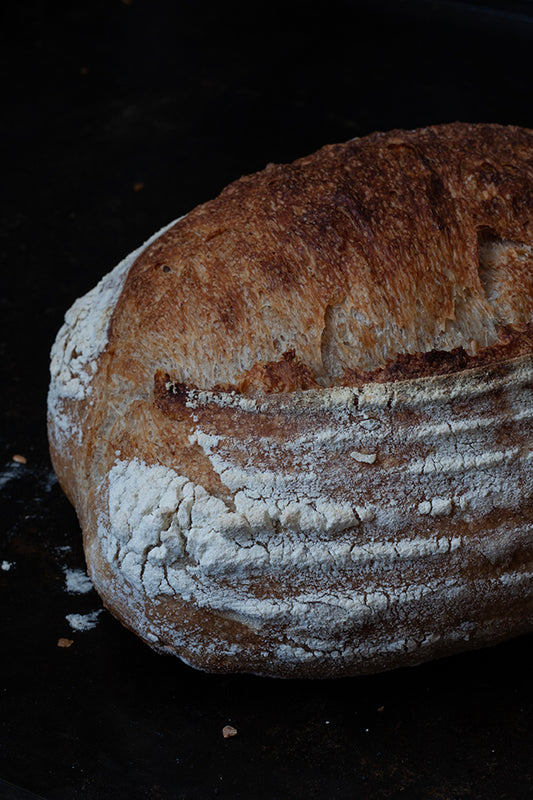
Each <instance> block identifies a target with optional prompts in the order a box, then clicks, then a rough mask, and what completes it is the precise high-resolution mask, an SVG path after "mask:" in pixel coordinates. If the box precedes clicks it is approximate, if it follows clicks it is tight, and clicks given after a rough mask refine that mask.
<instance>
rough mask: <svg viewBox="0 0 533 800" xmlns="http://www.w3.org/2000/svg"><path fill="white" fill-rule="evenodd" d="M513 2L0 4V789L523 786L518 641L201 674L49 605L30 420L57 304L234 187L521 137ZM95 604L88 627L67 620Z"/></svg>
mask: <svg viewBox="0 0 533 800" xmlns="http://www.w3.org/2000/svg"><path fill="white" fill-rule="evenodd" d="M531 6H532V3H531V2H522V3H495V2H492V3H478V2H470V3H459V2H414V3H408V2H401V0H399V1H398V2H396V3H393V2H343V1H342V0H330V2H327V3H315V4H312V3H309V2H295V3H290V2H285V3H279V2H276V0H272V2H269V3H263V2H259V3H255V4H251V3H248V4H245V3H236V2H231V1H230V2H224V3H204V2H169V1H167V2H164V1H163V0H129V2H126V0H123V1H122V2H121V1H120V0H84V1H82V0H79V2H68V3H67V2H63V3H62V2H55V3H47V2H29V0H22V2H18V3H15V2H11V3H7V4H6V5H5V7H4V10H3V11H2V14H3V22H2V27H1V31H2V33H1V35H2V47H1V48H0V49H1V54H0V57H1V58H2V63H3V70H2V75H3V81H2V88H1V92H2V115H1V134H2V187H3V190H4V191H3V192H2V216H1V219H0V227H1V230H0V258H1V260H2V272H1V278H2V292H1V298H0V303H1V305H0V311H1V313H0V326H1V327H0V356H1V367H2V380H1V381H0V398H1V408H2V429H1V434H0V448H1V449H0V458H1V461H0V566H1V567H2V569H0V608H1V615H0V617H1V626H2V627H1V639H0V641H1V659H0V778H1V779H2V781H1V782H0V798H8V799H9V800H12V798H15V799H16V798H23V797H27V792H32V793H35V794H37V795H38V796H40V797H41V798H44V800H80V799H81V798H87V799H88V800H95V799H96V798H113V799H115V798H116V799H117V800H138V799H140V798H153V800H167V799H169V798H172V800H178V798H186V799H187V800H193V799H195V800H196V799H198V800H203V798H210V797H221V798H232V800H233V799H234V798H252V799H253V798H258V800H260V799H261V798H310V799H312V798H321V799H322V798H346V799H348V798H350V799H351V798H365V799H366V798H367V799H368V800H378V798H379V799H380V800H381V798H389V799H392V798H398V799H400V798H401V799H402V800H415V799H416V800H427V799H428V798H430V799H431V800H459V799H462V798H480V800H481V799H482V800H502V799H503V798H506V799H507V798H508V800H522V799H524V800H525V798H530V797H531V796H532V795H533V790H532V768H531V761H532V759H531V754H532V753H531V744H532V736H531V734H532V727H533V725H532V702H531V671H532V665H531V652H532V651H531V637H522V638H517V639H515V640H512V641H509V642H506V643H503V644H501V645H499V646H497V647H494V648H490V649H486V650H480V651H477V652H472V653H466V654H463V655H459V656H456V657H453V658H448V659H442V660H440V661H436V662H434V663H430V664H426V665H422V666H419V667H416V668H411V669H402V670H396V671H393V672H389V673H383V674H380V675H374V676H367V677H363V678H353V679H342V680H337V681H330V680H324V681H303V680H296V681H278V680H272V679H261V678H257V677H253V676H239V675H233V676H213V675H208V674H204V673H201V672H198V671H195V670H193V669H191V668H189V667H187V666H185V665H184V664H182V663H181V662H180V661H178V660H177V659H174V658H171V657H164V656H159V655H156V654H154V653H153V652H152V651H151V650H149V649H148V648H147V647H146V646H145V645H144V644H142V643H141V642H140V641H139V640H137V639H136V637H134V636H133V635H132V634H131V633H129V632H128V631H126V630H125V629H123V628H122V627H121V625H120V624H119V623H118V622H116V621H115V620H114V619H113V618H112V617H111V616H110V615H109V614H108V613H107V612H105V611H102V606H101V603H100V601H99V598H98V596H97V595H96V593H95V592H94V591H92V590H89V591H87V592H85V593H74V592H73V591H72V589H71V590H70V591H69V590H68V583H67V577H68V576H69V575H73V574H79V572H80V571H83V570H84V562H83V553H82V548H81V536H80V531H79V527H78V523H77V520H76V516H75V514H74V511H73V510H72V508H71V506H70V505H69V503H68V501H67V500H66V498H65V497H64V495H63V494H62V492H61V490H60V488H59V487H58V485H57V482H56V481H55V478H54V475H53V472H52V468H51V465H50V461H49V456H48V450H47V442H46V430H45V405H46V389H47V382H48V353H49V349H50V346H51V344H52V341H53V338H54V336H55V333H56V331H57V330H58V328H59V326H60V324H61V321H62V317H63V314H64V312H65V310H66V309H67V308H68V307H69V305H70V304H71V303H72V302H73V300H74V299H75V298H76V297H78V296H79V295H81V294H83V293H84V292H86V291H87V290H88V289H90V288H91V287H92V286H93V285H94V284H95V283H96V282H97V281H98V280H99V278H100V277H101V276H102V275H103V274H104V273H105V272H107V271H109V270H110V269H111V268H112V267H113V266H114V264H116V263H117V262H118V261H119V260H120V259H121V258H122V257H123V256H124V255H125V254H127V253H128V252H130V251H131V250H132V249H134V248H135V247H136V246H138V245H139V244H140V243H141V242H142V241H143V240H145V239H146V238H147V237H148V236H149V235H150V234H151V233H152V232H153V231H155V230H157V229H158V228H160V227H161V226H162V225H164V224H166V223H167V222H168V221H170V220H171V219H174V218H176V217H177V216H179V215H180V214H182V213H185V212H186V211H188V210H189V209H190V208H191V207H193V206H194V205H196V204H198V203H199V202H202V201H204V200H207V199H209V198H210V197H213V196H214V195H216V194H217V193H218V192H219V191H220V190H221V189H222V187H223V186H224V185H225V184H227V183H228V182H229V181H231V180H233V179H235V178H237V177H238V176H240V175H241V174H244V173H249V172H253V171H255V170H257V169H261V168H262V167H264V166H265V164H266V163H267V162H269V161H275V162H276V161H278V162H279V161H291V160H292V159H294V158H296V157H298V156H301V155H304V154H306V153H308V152H311V151H313V150H314V149H316V148H318V147H319V146H320V145H322V144H325V143H327V142H334V141H342V140H346V139H349V138H351V137H353V136H360V135H364V134H366V133H369V132H371V131H373V130H386V129H389V128H393V127H407V128H411V127H416V126H421V125H427V124H432V123H438V122H447V121H453V120H464V121H472V122H476V121H494V122H501V123H513V124H518V125H524V126H528V127H533V119H532V116H533V107H532V104H531V78H532V67H531V62H532V59H531V52H532V41H533V24H532V22H533V20H532V13H531V11H532V8H531ZM14 455H21V456H24V458H25V459H26V463H20V460H19V462H17V461H13V460H12V457H13V456H14ZM92 612H100V613H99V614H97V615H96V617H95V624H94V626H93V627H91V628H90V629H88V630H86V631H75V630H73V629H72V628H71V626H70V624H69V622H68V620H67V617H68V616H69V615H72V614H80V615H87V614H90V613H92ZM60 638H64V639H70V640H72V645H71V646H70V647H58V644H57V642H58V639H60ZM227 724H231V725H233V726H234V727H235V728H236V729H237V731H238V734H237V736H235V737H233V738H230V739H225V738H224V737H223V736H222V728H223V726H224V725H227Z"/></svg>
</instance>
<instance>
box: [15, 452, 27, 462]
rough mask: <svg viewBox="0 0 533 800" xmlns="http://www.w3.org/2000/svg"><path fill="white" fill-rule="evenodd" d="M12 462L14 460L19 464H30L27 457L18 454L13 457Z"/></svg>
mask: <svg viewBox="0 0 533 800" xmlns="http://www.w3.org/2000/svg"><path fill="white" fill-rule="evenodd" d="M11 460H12V461H15V462H16V463H17V464H27V463H28V459H27V458H26V456H21V455H19V454H18V453H16V454H15V455H14V456H13V457H12V459H11Z"/></svg>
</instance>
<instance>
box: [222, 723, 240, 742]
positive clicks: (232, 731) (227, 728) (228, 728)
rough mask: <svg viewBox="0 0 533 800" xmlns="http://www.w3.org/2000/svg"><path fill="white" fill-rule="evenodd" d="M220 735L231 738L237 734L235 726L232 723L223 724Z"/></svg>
mask: <svg viewBox="0 0 533 800" xmlns="http://www.w3.org/2000/svg"><path fill="white" fill-rule="evenodd" d="M222 736H223V737H224V739H231V737H232V736H237V728H234V727H233V725H224V727H223V728H222Z"/></svg>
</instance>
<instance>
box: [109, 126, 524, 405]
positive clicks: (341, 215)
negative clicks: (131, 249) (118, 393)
mask: <svg viewBox="0 0 533 800" xmlns="http://www.w3.org/2000/svg"><path fill="white" fill-rule="evenodd" d="M532 209H533V132H532V131H529V130H525V129H521V128H517V127H510V126H502V125H488V124H478V125H474V124H463V123H455V124H450V125H438V126H434V127H429V128H424V129H421V130H414V131H391V132H389V133H386V134H381V133H378V134H372V135H370V136H367V137H364V138H360V139H354V140H352V141H350V142H347V143H345V144H336V145H330V146H327V147H323V148H322V149H321V150H319V151H318V152H317V153H315V154H313V155H311V156H308V157H305V158H301V159H299V160H298V161H295V162H294V163H293V164H288V165H286V164H284V165H274V164H269V165H268V166H267V167H266V169H264V170H263V171H262V172H259V173H257V174H255V175H250V176H246V177H243V178H241V179H239V180H237V181H235V182H234V183H232V184H231V185H230V186H228V187H227V188H226V189H224V191H223V192H222V193H221V194H220V195H219V196H218V197H216V198H215V199H213V200H211V201H209V202H207V203H205V204H204V205H201V206H199V207H198V208H196V209H195V210H194V211H192V212H191V213H189V214H188V215H187V216H186V217H185V218H183V219H182V220H180V221H178V222H177V223H176V224H175V225H174V226H172V227H171V228H170V229H169V230H167V231H166V232H165V233H164V234H163V235H161V236H160V237H159V238H158V239H157V240H156V241H154V242H153V243H152V244H150V245H149V246H148V247H147V248H146V249H145V250H144V252H142V253H141V255H140V256H139V257H138V258H137V260H136V261H135V263H134V264H133V266H132V268H131V270H130V272H129V275H128V277H127V280H126V283H125V286H124V289H123V291H122V294H121V296H120V298H119V300H118V303H117V306H116V308H115V311H114V313H113V316H112V320H111V326H110V339H109V346H110V350H109V352H110V354H111V357H112V360H113V361H114V371H118V372H119V373H121V374H123V375H124V374H130V375H133V374H136V375H137V376H138V377H139V376H140V377H141V379H146V381H148V382H150V381H153V378H154V375H155V374H156V373H159V374H160V375H164V376H168V377H169V378H171V380H172V381H174V382H176V383H182V384H184V385H185V386H187V387H197V388H200V389H213V388H218V387H223V388H235V389H237V390H239V391H243V392H247V391H256V390H264V391H288V390H297V389H307V388H311V387H316V386H330V385H337V384H345V383H350V382H356V381H357V380H360V379H361V378H364V379H366V380H368V379H372V378H373V377H374V378H377V379H380V376H381V378H382V379H389V378H391V377H402V376H412V375H415V376H416V375H422V374H425V372H427V371H428V370H429V371H432V370H433V371H434V370H437V372H438V371H439V370H441V371H442V370H446V369H447V370H454V369H459V368H462V367H464V366H465V365H467V364H468V363H470V361H472V363H481V362H482V361H483V359H485V360H494V359H497V358H498V357H501V356H502V354H505V353H507V354H510V355H516V354H520V353H521V352H523V351H524V349H527V350H528V352H529V350H530V349H531V337H530V330H529V324H530V323H531V322H533V215H532ZM436 351H437V352H436ZM383 376H385V377H383Z"/></svg>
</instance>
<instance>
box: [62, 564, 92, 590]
mask: <svg viewBox="0 0 533 800" xmlns="http://www.w3.org/2000/svg"><path fill="white" fill-rule="evenodd" d="M63 571H64V573H65V588H66V590H67V592H69V594H87V592H90V591H91V589H92V588H93V585H92V583H91V579H90V578H89V576H88V575H87V574H86V573H85V572H83V570H81V569H68V568H66V567H65V568H64V570H63Z"/></svg>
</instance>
